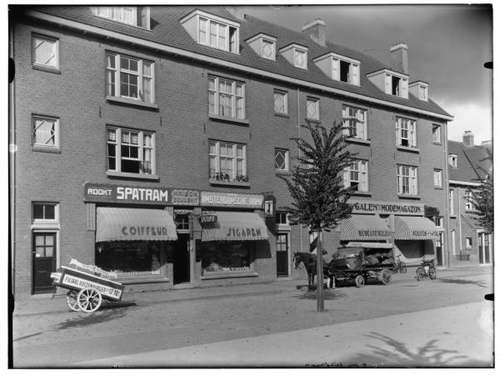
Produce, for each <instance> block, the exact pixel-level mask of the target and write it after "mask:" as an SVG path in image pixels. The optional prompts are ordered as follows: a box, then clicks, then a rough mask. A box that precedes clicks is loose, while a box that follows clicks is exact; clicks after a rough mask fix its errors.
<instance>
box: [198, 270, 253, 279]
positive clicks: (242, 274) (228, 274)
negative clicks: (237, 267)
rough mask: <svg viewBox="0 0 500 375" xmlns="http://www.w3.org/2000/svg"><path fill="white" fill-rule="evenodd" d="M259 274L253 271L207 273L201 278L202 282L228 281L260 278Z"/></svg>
mask: <svg viewBox="0 0 500 375" xmlns="http://www.w3.org/2000/svg"><path fill="white" fill-rule="evenodd" d="M258 276H259V274H258V273H257V272H253V271H246V272H239V271H223V272H207V274H205V275H203V276H201V279H202V280H215V279H228V278H240V277H258Z"/></svg>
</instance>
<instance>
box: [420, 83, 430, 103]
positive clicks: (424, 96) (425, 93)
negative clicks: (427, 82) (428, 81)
mask: <svg viewBox="0 0 500 375" xmlns="http://www.w3.org/2000/svg"><path fill="white" fill-rule="evenodd" d="M418 98H419V99H420V100H425V101H427V100H428V99H429V88H428V87H427V86H424V85H419V86H418Z"/></svg>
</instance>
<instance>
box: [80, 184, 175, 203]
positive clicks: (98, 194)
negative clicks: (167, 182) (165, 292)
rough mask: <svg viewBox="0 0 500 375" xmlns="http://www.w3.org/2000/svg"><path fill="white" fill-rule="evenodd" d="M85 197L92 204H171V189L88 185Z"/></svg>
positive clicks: (86, 185)
mask: <svg viewBox="0 0 500 375" xmlns="http://www.w3.org/2000/svg"><path fill="white" fill-rule="evenodd" d="M84 195H85V200H86V201H90V202H124V203H146V204H148V203H150V204H158V203H169V189H168V188H162V187H159V188H152V187H147V186H127V185H110V184H93V183H87V184H85V192H84Z"/></svg>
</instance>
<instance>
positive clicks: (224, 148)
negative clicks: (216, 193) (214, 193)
mask: <svg viewBox="0 0 500 375" xmlns="http://www.w3.org/2000/svg"><path fill="white" fill-rule="evenodd" d="M209 160H210V163H209V164H210V170H209V175H210V180H211V181H212V182H214V181H221V182H248V176H247V161H246V145H244V144H239V143H229V142H222V141H214V140H210V141H209Z"/></svg>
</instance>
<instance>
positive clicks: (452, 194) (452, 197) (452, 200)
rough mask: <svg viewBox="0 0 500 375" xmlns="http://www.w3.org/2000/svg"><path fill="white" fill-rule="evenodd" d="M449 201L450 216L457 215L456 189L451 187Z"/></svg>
mask: <svg viewBox="0 0 500 375" xmlns="http://www.w3.org/2000/svg"><path fill="white" fill-rule="evenodd" d="M448 201H449V204H450V216H455V190H454V189H450V191H449V192H448Z"/></svg>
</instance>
